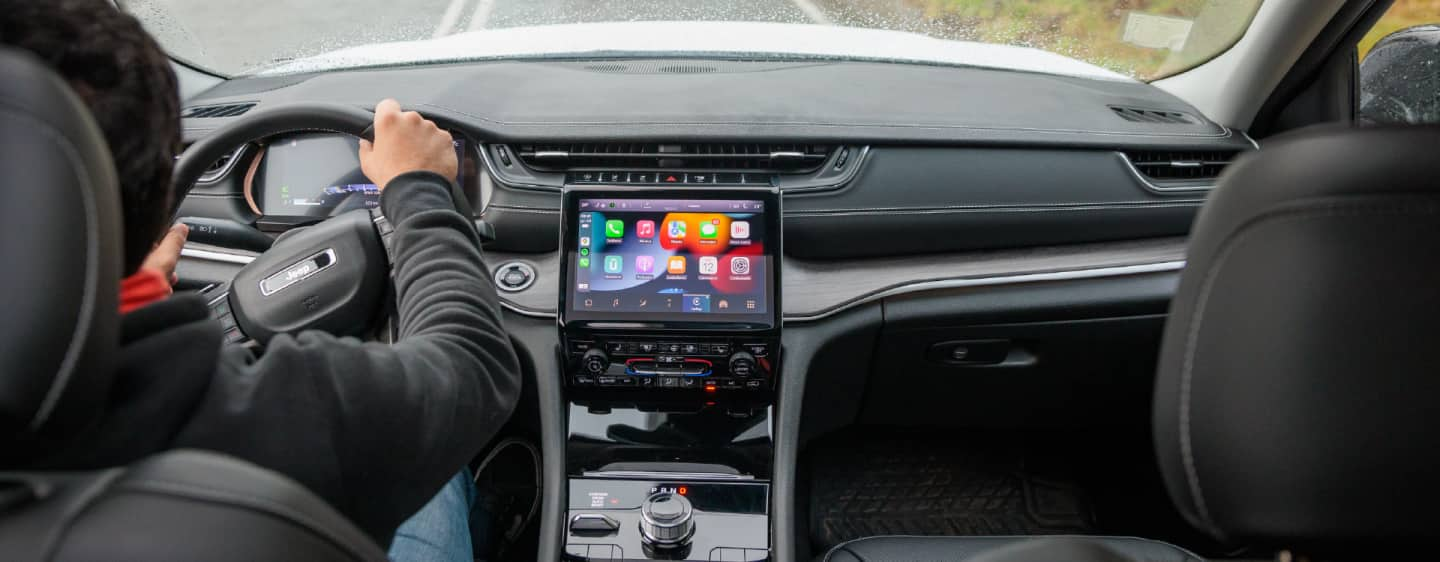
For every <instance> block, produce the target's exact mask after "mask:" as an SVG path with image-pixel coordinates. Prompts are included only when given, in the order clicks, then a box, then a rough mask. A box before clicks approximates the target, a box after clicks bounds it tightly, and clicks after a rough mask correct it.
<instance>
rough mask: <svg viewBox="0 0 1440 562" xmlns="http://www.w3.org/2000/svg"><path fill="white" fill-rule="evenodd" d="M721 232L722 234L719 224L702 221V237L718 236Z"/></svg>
mask: <svg viewBox="0 0 1440 562" xmlns="http://www.w3.org/2000/svg"><path fill="white" fill-rule="evenodd" d="M719 234H720V227H719V226H716V225H715V223H713V222H702V223H700V237H701V238H714V237H715V236H717V235H719Z"/></svg>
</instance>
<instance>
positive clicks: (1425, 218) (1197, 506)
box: [1153, 127, 1440, 556]
mask: <svg viewBox="0 0 1440 562" xmlns="http://www.w3.org/2000/svg"><path fill="white" fill-rule="evenodd" d="M1437 150H1440V127H1410V128H1367V129H1350V128H1345V129H1333V130H1328V131H1320V130H1317V131H1311V132H1309V133H1307V134H1303V135H1297V136H1293V137H1290V138H1287V139H1284V140H1277V141H1274V142H1272V143H1267V144H1266V145H1265V146H1264V147H1263V148H1262V149H1261V150H1260V151H1259V152H1257V153H1253V154H1251V155H1247V156H1245V157H1243V158H1241V159H1240V160H1238V161H1237V162H1236V163H1235V164H1233V165H1232V166H1230V169H1229V170H1228V171H1227V172H1226V174H1225V175H1224V176H1223V177H1222V178H1221V180H1220V183H1219V186H1218V187H1217V188H1216V189H1215V191H1214V192H1212V193H1211V194H1210V197H1209V200H1208V201H1207V202H1206V204H1205V207H1204V209H1202V210H1201V212H1200V215H1199V217H1198V218H1197V219H1196V223H1195V227H1194V228H1193V230H1192V232H1191V237H1190V243H1189V249H1188V252H1187V258H1186V259H1187V263H1186V266H1185V271H1184V273H1183V274H1182V276H1181V281H1180V286H1179V289H1178V290H1177V292H1176V295H1175V299H1174V301H1173V302H1172V303H1171V308H1170V316H1169V319H1168V321H1167V324H1166V327H1165V338H1164V344H1163V346H1162V349H1161V358H1160V366H1159V370H1158V373H1157V380H1156V388H1155V409H1154V420H1153V421H1154V430H1155V444H1156V448H1157V451H1158V453H1159V461H1160V467H1161V470H1162V472H1163V473H1164V475H1165V479H1166V483H1167V486H1168V488H1169V492H1170V496H1171V498H1172V499H1173V500H1174V501H1175V503H1176V505H1177V506H1178V507H1179V508H1180V510H1181V512H1182V513H1183V514H1184V515H1185V516H1186V518H1187V519H1188V520H1189V521H1190V522H1191V523H1192V524H1194V525H1195V526H1196V527H1198V528H1200V529H1202V530H1205V531H1207V532H1209V533H1210V534H1211V535H1213V536H1214V537H1216V538H1218V539H1221V540H1224V541H1228V542H1232V543H1241V544H1261V545H1269V546H1273V547H1278V548H1288V549H1293V550H1297V551H1299V552H1301V553H1302V554H1308V555H1312V556H1326V555H1328V554H1327V553H1335V552H1340V551H1347V552H1350V551H1355V550H1357V549H1359V550H1365V549H1374V548H1391V547H1398V546H1402V545H1407V544H1414V542H1415V541H1420V540H1423V539H1424V538H1425V537H1429V536H1432V535H1433V534H1434V533H1435V527H1434V519H1433V516H1434V511H1433V509H1432V508H1433V506H1435V505H1437V504H1440V486H1437V485H1436V475H1437V474H1440V398H1437V397H1440V363H1437V361H1436V357H1437V356H1436V355H1435V351H1436V349H1440V153H1437ZM1371 551H1372V552H1373V550H1371Z"/></svg>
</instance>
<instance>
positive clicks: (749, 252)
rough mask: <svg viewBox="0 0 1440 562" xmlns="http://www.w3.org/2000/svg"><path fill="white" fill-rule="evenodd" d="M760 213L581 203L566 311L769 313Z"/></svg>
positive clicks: (675, 203)
mask: <svg viewBox="0 0 1440 562" xmlns="http://www.w3.org/2000/svg"><path fill="white" fill-rule="evenodd" d="M763 206H764V203H763V202H761V201H749V200H661V199H614V200H610V199H582V200H580V201H579V215H578V219H577V220H578V224H577V225H576V226H577V228H576V229H575V230H574V232H575V233H576V236H577V237H578V238H579V239H578V240H576V243H577V244H576V248H577V253H576V254H575V257H574V260H575V262H574V265H575V272H576V274H575V277H574V279H575V284H574V286H573V290H574V293H573V294H574V298H573V299H572V300H571V302H570V309H571V310H573V311H576V312H583V313H625V314H626V315H633V314H656V315H663V316H666V317H672V318H694V319H696V320H701V318H700V316H706V315H723V314H750V315H758V314H766V313H768V307H769V303H768V302H766V301H767V299H766V286H765V284H766V279H767V278H768V277H767V274H768V271H767V270H768V267H769V266H770V264H769V261H768V258H767V256H766V252H765V235H766V232H765V221H764V215H763V213H764V212H765V210H764V208H763ZM717 320H718V319H717Z"/></svg>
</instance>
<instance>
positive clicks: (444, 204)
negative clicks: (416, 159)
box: [176, 172, 520, 546]
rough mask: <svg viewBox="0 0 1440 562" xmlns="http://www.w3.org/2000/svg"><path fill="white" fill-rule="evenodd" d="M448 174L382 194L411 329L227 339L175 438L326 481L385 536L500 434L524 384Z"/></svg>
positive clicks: (330, 495) (373, 531) (322, 485)
mask: <svg viewBox="0 0 1440 562" xmlns="http://www.w3.org/2000/svg"><path fill="white" fill-rule="evenodd" d="M448 186H449V184H448V180H445V179H444V178H442V177H440V176H439V175H436V174H432V173H425V172H414V173H410V174H405V175H403V176H400V177H398V178H396V179H394V180H392V181H391V182H390V184H389V185H388V186H386V189H385V191H384V193H383V195H382V196H381V207H382V209H383V210H384V212H385V216H386V218H388V219H389V220H390V222H391V223H392V224H393V225H394V226H395V235H394V238H393V244H394V250H395V262H396V263H395V264H394V267H395V283H396V290H397V293H398V297H399V312H398V316H399V317H398V319H397V320H398V322H399V330H400V337H399V339H398V340H397V341H396V342H395V343H394V344H389V345H386V344H382V343H374V342H371V343H365V342H361V341H359V340H356V339H354V338H337V337H334V336H331V335H329V334H326V333H320V332H314V331H311V332H304V333H301V334H299V335H298V336H296V337H289V336H279V337H276V338H274V339H272V340H271V341H270V344H269V345H268V347H267V348H266V350H265V352H264V354H263V355H261V356H259V357H258V358H256V357H253V356H252V355H251V354H249V353H248V352H246V351H244V350H243V349H240V348H227V349H226V350H225V353H223V354H222V358H221V362H220V367H219V369H218V371H217V373H216V375H215V377H216V378H215V380H213V381H211V384H210V388H209V390H208V391H207V394H206V396H205V398H204V399H203V401H202V404H201V405H200V407H199V409H198V411H197V413H196V415H195V416H194V417H193V418H192V420H191V422H190V423H189V424H188V425H187V427H186V428H185V429H184V430H182V432H181V434H180V435H179V438H178V442H177V443H176V444H177V446H180V447H198V448H205V449H212V450H218V451H221V452H225V453H229V454H232V455H235V456H238V457H240V458H243V459H246V460H249V461H251V462H254V463H257V464H260V465H262V466H265V467H268V468H270V469H273V470H276V471H278V472H280V473H283V474H285V475H287V476H290V477H291V478H294V479H295V480H297V481H299V482H300V483H301V484H304V485H305V486H307V487H309V488H310V489H311V490H313V491H315V492H316V493H317V494H319V495H320V496H321V497H323V498H324V499H325V500H327V501H328V502H330V504H331V505H333V506H334V507H336V508H337V509H338V510H339V511H340V512H341V513H343V514H345V515H346V516H348V517H349V518H350V519H351V520H352V521H354V522H355V523H356V524H357V525H358V526H359V527H360V528H361V529H362V530H364V531H365V532H366V533H368V534H369V535H370V536H372V537H374V538H375V540H376V541H377V542H378V543H379V544H380V545H382V546H385V545H388V544H389V542H390V540H391V537H392V535H393V534H394V531H395V528H396V527H397V526H399V524H400V523H401V522H402V521H404V520H405V519H406V518H407V517H409V516H410V515H411V514H413V513H414V512H415V511H416V510H418V509H419V508H420V507H421V506H422V505H424V504H425V503H426V502H427V501H429V499H430V498H431V497H432V496H433V495H434V494H435V493H436V492H437V491H439V490H440V488H441V487H442V486H443V485H444V483H445V482H446V480H448V479H449V478H450V477H451V476H453V475H454V474H455V472H457V471H458V470H460V468H461V467H463V466H464V465H465V464H466V463H467V462H469V461H470V459H471V458H472V457H473V456H474V455H475V454H476V453H477V452H478V451H479V450H480V449H481V448H482V447H483V446H484V445H485V443H486V442H488V441H489V440H490V439H491V438H492V437H494V435H495V433H496V431H498V430H499V428H500V426H501V424H503V423H504V422H505V420H506V418H507V417H508V416H509V415H510V412H511V410H512V409H513V407H514V403H515V401H516V400H517V398H518V396H519V392H520V370H519V365H518V361H517V359H516V357H515V352H514V350H513V349H512V347H511V345H510V341H509V338H508V336H507V335H506V333H505V330H504V328H503V327H502V326H501V324H500V315H501V312H500V304H499V299H498V298H497V296H496V293H495V287H494V286H493V285H492V283H491V281H490V276H489V275H488V274H487V271H488V268H486V267H485V265H484V264H483V261H482V257H481V252H480V249H479V244H478V243H477V241H476V239H475V232H474V229H473V228H472V227H471V225H470V224H469V221H468V219H467V218H465V217H462V216H461V215H460V214H459V213H457V212H455V210H454V206H453V204H452V201H451V198H450V191H449V187H448Z"/></svg>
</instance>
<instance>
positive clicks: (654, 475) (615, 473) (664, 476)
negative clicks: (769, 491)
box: [581, 470, 755, 481]
mask: <svg viewBox="0 0 1440 562" xmlns="http://www.w3.org/2000/svg"><path fill="white" fill-rule="evenodd" d="M581 476H584V477H585V478H623V479H659V480H721V481H746V480H754V479H755V477H754V476H750V475H745V474H723V473H719V472H659V471H650V470H592V471H586V472H584V473H582V474H581Z"/></svg>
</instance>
